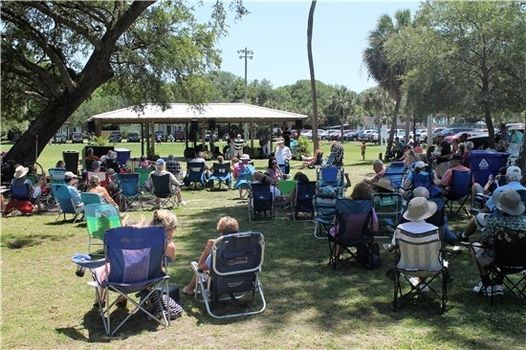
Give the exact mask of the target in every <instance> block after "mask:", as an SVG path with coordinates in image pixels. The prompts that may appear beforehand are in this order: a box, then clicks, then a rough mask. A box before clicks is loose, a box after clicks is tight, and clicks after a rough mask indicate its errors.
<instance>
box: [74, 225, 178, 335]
mask: <svg viewBox="0 0 526 350" xmlns="http://www.w3.org/2000/svg"><path fill="white" fill-rule="evenodd" d="M165 245H166V237H165V230H164V228H162V227H144V228H137V227H129V226H127V227H118V228H112V229H110V230H108V231H107V232H106V235H105V236H104V259H100V260H95V261H92V260H90V257H89V256H75V257H74V258H73V262H75V263H76V264H78V265H80V266H82V267H84V268H88V269H91V270H92V274H93V279H94V281H92V282H89V283H88V284H89V285H91V286H93V287H95V288H96V289H95V296H96V298H97V303H98V305H99V314H100V316H101V318H102V323H103V325H104V330H105V332H106V334H107V335H108V336H113V335H115V333H116V332H117V331H118V330H119V329H120V328H121V327H122V325H124V323H126V321H128V319H129V318H130V317H131V316H132V315H134V314H135V313H137V312H138V311H142V312H144V313H145V314H146V315H148V316H149V318H152V319H154V320H155V321H156V322H158V323H159V324H161V325H163V326H169V325H170V320H169V317H167V315H166V312H164V311H163V309H164V308H163V305H162V301H161V300H162V298H160V297H159V298H157V302H158V305H156V309H157V312H156V311H152V310H149V309H148V308H147V307H146V302H147V301H148V300H151V299H152V298H151V296H152V295H153V294H154V293H159V292H158V290H159V289H160V290H161V291H162V294H163V296H164V295H166V294H168V280H169V278H170V277H169V276H167V275H166V256H165V255H164V250H165ZM110 265H111V268H109V267H110ZM97 268H98V269H106V271H108V270H109V274H108V276H107V278H106V279H105V280H99V278H100V273H97V272H96V271H94V269H97ZM98 271H100V270H98ZM141 291H143V292H144V291H145V293H144V294H145V295H144V296H143V297H141V299H140V301H139V302H137V301H136V300H135V299H134V298H131V297H130V294H135V293H137V292H141ZM110 292H111V293H116V294H117V296H120V297H124V298H126V300H127V301H128V302H130V303H131V304H133V305H134V306H135V308H134V310H132V311H131V312H130V313H129V314H128V315H127V316H126V317H125V318H124V319H123V320H122V321H120V322H119V323H118V325H117V326H116V327H115V328H113V329H112V326H111V319H110V316H111V314H112V311H113V310H114V307H115V306H116V303H117V301H118V300H119V299H118V298H115V300H113V301H112V302H111V303H110Z"/></svg>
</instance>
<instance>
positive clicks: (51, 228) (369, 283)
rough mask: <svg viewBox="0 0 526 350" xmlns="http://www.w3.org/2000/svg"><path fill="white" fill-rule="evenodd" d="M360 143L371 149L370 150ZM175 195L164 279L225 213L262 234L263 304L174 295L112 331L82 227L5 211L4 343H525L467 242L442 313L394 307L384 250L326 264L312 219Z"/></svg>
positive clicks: (225, 195) (48, 157) (184, 272)
mask: <svg viewBox="0 0 526 350" xmlns="http://www.w3.org/2000/svg"><path fill="white" fill-rule="evenodd" d="M71 146H72V145H67V148H71ZM56 147H57V148H54V152H51V151H49V150H48V148H49V147H48V148H46V150H45V152H44V153H43V156H42V157H41V159H42V161H43V163H44V164H46V162H54V158H55V157H56V155H57V154H58V151H59V150H60V149H64V148H65V147H64V146H63V147H61V148H58V146H56ZM167 147H169V145H167ZM355 149H356V152H354V150H355ZM371 149H372V147H371ZM167 150H168V149H167ZM174 153H177V152H174ZM358 153H359V147H358V146H357V144H348V145H346V154H347V155H348V156H347V157H346V163H347V164H351V165H352V164H357V165H352V166H347V170H348V171H349V172H350V173H351V178H352V180H353V182H356V181H357V180H358V179H359V178H360V177H361V176H363V174H364V173H366V172H368V171H369V169H370V164H366V165H360V164H361V162H360V161H359V159H358V158H359V157H358ZM376 153H377V152H376ZM161 154H163V152H161ZM368 154H369V159H373V156H372V154H373V152H372V150H371V152H368ZM259 163H260V162H258V164H259ZM293 165H294V166H295V167H297V166H298V165H299V163H294V164H293ZM312 175H313V173H312V172H311V173H310V176H311V178H312ZM183 196H184V199H185V200H187V201H188V202H189V204H188V205H187V206H184V207H181V208H177V209H175V213H176V214H177V216H178V218H179V222H180V227H179V228H178V229H177V231H176V234H175V237H174V240H175V243H176V246H177V257H176V261H175V263H174V264H173V265H171V266H170V269H169V274H170V276H171V279H170V283H172V284H173V283H175V284H177V285H179V286H183V285H184V284H186V283H187V282H188V281H189V279H190V277H191V271H190V267H189V262H190V261H191V260H194V259H196V258H197V257H198V255H199V253H200V251H201V249H202V248H203V246H204V244H205V242H206V240H207V239H208V238H210V237H215V232H214V231H215V223H216V222H217V220H218V219H219V218H220V217H221V216H223V215H231V216H234V217H236V218H238V219H239V221H240V226H241V229H242V230H249V229H250V230H257V231H261V232H263V234H264V235H265V241H266V251H265V263H264V265H263V274H262V282H263V286H264V291H265V295H266V297H267V302H268V307H267V310H266V311H265V312H264V313H262V314H260V315H256V316H252V317H244V318H239V319H234V320H230V321H215V320H213V319H212V318H210V317H209V316H208V315H207V313H206V311H204V309H203V307H202V305H201V304H200V303H198V302H194V300H193V299H192V298H188V297H182V306H183V308H184V309H185V314H184V316H183V317H182V318H180V319H178V320H175V321H174V322H172V326H171V327H170V328H168V329H164V330H163V329H158V330H157V327H155V325H153V323H152V322H151V321H148V320H146V319H145V318H135V317H133V318H134V319H135V320H134V322H132V323H130V324H128V325H126V326H124V328H123V329H122V331H121V332H120V333H119V334H120V336H119V337H117V338H116V339H111V340H110V339H108V338H107V337H105V336H104V332H103V327H102V323H101V322H100V319H99V318H98V317H97V314H96V312H95V311H94V309H93V308H92V305H93V301H94V293H93V290H92V289H90V287H88V286H87V285H86V282H87V281H88V280H89V279H88V274H86V277H84V278H78V277H76V276H75V273H74V272H75V265H74V264H73V263H71V262H70V258H71V256H72V255H73V254H74V253H75V252H85V251H86V245H87V235H86V228H85V226H84V225H83V224H78V223H77V224H73V223H72V222H66V223H61V222H59V223H55V222H54V220H55V215H54V214H52V213H49V214H42V215H37V216H32V217H11V218H6V219H4V218H3V219H2V220H1V223H2V237H1V253H2V325H1V334H2V348H38V349H48V348H68V349H78V348H97V349H99V348H133V349H140V348H161V347H170V348H182V349H193V348H243V349H245V348H247V349H251V348H266V349H267V348H268V349H274V348H319V349H326V348H329V349H341V348H374V349H377V348H380V349H400V348H402V349H413V348H415V349H416V348H423V349H435V348H445V349H462V348H463V349H474V348H476V349H521V348H524V344H526V318H525V317H524V307H525V302H524V301H521V300H518V299H516V298H514V297H512V296H510V295H505V296H504V297H503V298H502V300H499V303H498V304H497V305H494V306H491V305H490V304H489V301H488V300H485V299H484V298H482V297H478V296H476V295H473V293H472V292H471V287H472V285H473V283H474V282H476V281H477V279H478V277H477V272H476V268H475V267H474V266H473V264H472V262H471V260H470V258H469V256H468V254H467V253H465V252H464V253H463V254H460V255H454V256H451V257H450V267H451V275H452V277H453V279H454V280H453V284H452V286H451V290H450V293H449V304H448V305H449V307H448V312H447V313H446V314H444V315H440V314H439V313H438V311H437V309H436V308H435V307H434V306H435V305H434V304H433V303H430V302H429V301H427V300H425V299H422V300H419V301H418V302H417V303H414V304H409V305H406V306H405V307H404V308H402V310H401V311H400V312H394V311H392V308H391V302H392V294H393V291H392V290H393V288H392V282H391V281H390V280H389V279H388V278H387V277H385V272H386V270H387V269H388V268H389V267H390V266H392V263H393V259H392V257H391V256H390V255H389V254H388V253H386V252H383V251H382V267H381V268H379V269H376V270H366V269H365V268H363V267H361V266H359V265H357V264H354V263H351V264H348V265H346V266H344V267H343V268H342V269H340V270H337V271H334V270H332V268H330V267H329V266H328V265H327V260H328V255H329V252H328V245H327V242H326V241H323V240H316V239H314V238H313V236H312V231H313V225H312V223H309V222H293V221H290V220H288V219H287V217H286V213H285V212H283V211H282V210H279V211H278V218H277V220H275V221H272V222H264V223H263V222H258V223H251V224H249V223H248V219H247V209H246V201H240V200H239V199H238V198H237V191H225V192H208V191H184V193H183ZM151 215H152V212H151V211H150V210H144V211H143V212H137V211H136V212H131V213H130V216H131V217H132V218H139V217H141V216H143V217H146V218H149V217H150V216H151ZM464 221H465V218H463V219H462V220H457V221H455V222H454V225H453V226H454V227H455V228H458V227H459V226H460V225H463V224H464Z"/></svg>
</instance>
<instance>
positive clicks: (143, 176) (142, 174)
mask: <svg viewBox="0 0 526 350" xmlns="http://www.w3.org/2000/svg"><path fill="white" fill-rule="evenodd" d="M151 172H152V169H150V168H148V169H144V168H135V173H136V174H138V175H139V186H140V187H144V185H145V184H146V181H147V180H148V176H150V173H151Z"/></svg>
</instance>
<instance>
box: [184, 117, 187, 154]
mask: <svg viewBox="0 0 526 350" xmlns="http://www.w3.org/2000/svg"><path fill="white" fill-rule="evenodd" d="M184 144H185V149H186V148H188V122H186V123H184Z"/></svg>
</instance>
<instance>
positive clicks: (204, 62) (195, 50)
mask: <svg viewBox="0 0 526 350" xmlns="http://www.w3.org/2000/svg"><path fill="white" fill-rule="evenodd" d="M232 5H233V7H234V8H235V10H236V12H237V15H238V16H239V15H243V14H245V13H246V12H247V11H246V9H245V8H244V7H243V5H242V3H241V1H240V0H237V1H234V2H232ZM225 12H226V11H225V8H224V6H223V4H222V2H221V1H218V2H217V3H216V4H215V5H214V6H213V11H212V14H211V19H210V21H209V22H208V23H204V24H202V23H199V22H198V21H197V20H196V19H195V17H194V16H193V13H192V8H191V7H189V6H187V5H186V4H185V3H184V2H183V1H163V2H160V3H155V1H133V2H132V1H86V2H84V1H57V2H55V1H25V2H22V1H20V2H15V1H6V2H3V3H2V6H1V18H2V22H3V24H2V27H1V35H2V72H1V83H2V96H1V97H2V118H3V119H4V120H10V119H24V120H30V122H31V124H30V127H29V129H28V130H27V131H26V132H25V133H24V134H23V135H22V136H21V137H20V138H19V139H18V141H17V142H16V143H15V144H14V145H13V147H12V148H11V149H10V151H9V152H8V154H7V155H6V157H5V158H4V160H9V161H15V162H19V163H22V164H27V163H31V162H33V161H35V158H36V157H38V155H39V154H40V153H41V151H42V150H43V148H44V147H45V145H46V144H47V142H48V141H49V140H50V139H51V138H52V137H53V135H54V134H55V133H56V132H57V130H59V128H60V127H61V126H62V125H63V124H64V122H66V121H67V120H68V118H69V117H70V116H71V115H72V114H73V112H74V111H75V110H76V109H77V108H78V107H79V106H80V104H81V103H82V102H83V101H85V100H86V99H87V98H88V97H89V96H90V95H91V94H92V93H93V91H95V89H97V88H98V87H99V86H101V85H103V84H105V83H106V82H108V81H110V80H112V81H113V82H114V84H112V86H115V87H116V89H118V93H119V94H121V95H123V96H126V98H127V99H128V100H129V101H130V102H131V103H133V104H134V105H141V104H143V103H147V102H153V103H158V104H161V105H165V104H167V103H169V102H171V100H172V97H173V94H174V91H173V90H174V89H177V93H178V94H183V95H184V96H185V98H186V99H187V101H188V102H190V103H196V102H200V94H199V90H200V89H199V86H200V85H199V84H198V83H195V82H196V81H198V79H195V77H197V76H200V75H202V74H204V73H206V72H207V71H209V70H211V69H216V68H217V67H218V65H219V63H220V58H219V54H218V52H217V50H216V49H215V48H214V45H215V43H216V40H217V38H218V37H219V36H221V35H223V34H224V33H225ZM167 83H168V84H167Z"/></svg>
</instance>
